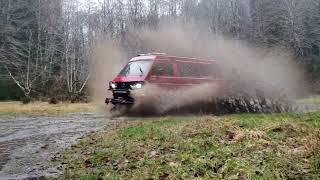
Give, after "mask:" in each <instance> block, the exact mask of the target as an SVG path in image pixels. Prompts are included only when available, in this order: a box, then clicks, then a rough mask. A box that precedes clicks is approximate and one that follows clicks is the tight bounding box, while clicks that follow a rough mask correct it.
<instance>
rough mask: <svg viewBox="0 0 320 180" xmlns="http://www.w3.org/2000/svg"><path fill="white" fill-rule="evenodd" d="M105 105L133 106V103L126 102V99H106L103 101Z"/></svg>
mask: <svg viewBox="0 0 320 180" xmlns="http://www.w3.org/2000/svg"><path fill="white" fill-rule="evenodd" d="M105 103H106V104H109V103H111V104H113V105H115V104H128V105H129V104H133V101H129V100H126V99H114V98H106V100H105Z"/></svg>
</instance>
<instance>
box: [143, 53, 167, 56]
mask: <svg viewBox="0 0 320 180" xmlns="http://www.w3.org/2000/svg"><path fill="white" fill-rule="evenodd" d="M151 55H155V56H156V55H166V53H147V54H138V56H151Z"/></svg>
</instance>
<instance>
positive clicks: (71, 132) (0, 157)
mask: <svg viewBox="0 0 320 180" xmlns="http://www.w3.org/2000/svg"><path fill="white" fill-rule="evenodd" d="M119 120H120V121H121V119H114V120H111V119H108V118H106V117H105V116H103V115H99V114H93V113H92V114H91V113H85V114H77V115H69V116H65V117H44V116H17V117H9V116H0V180H2V179H33V178H40V177H44V176H46V177H48V176H49V177H55V176H57V175H58V174H59V173H60V171H59V169H57V168H55V167H50V163H48V162H50V160H51V159H53V158H54V157H55V154H56V153H59V152H61V151H62V150H64V149H65V148H67V147H70V146H71V145H72V144H73V143H74V142H75V140H76V139H77V138H79V137H81V136H83V135H85V134H87V133H90V132H95V131H99V130H102V129H105V128H106V127H108V126H111V125H112V124H114V123H116V122H119Z"/></svg>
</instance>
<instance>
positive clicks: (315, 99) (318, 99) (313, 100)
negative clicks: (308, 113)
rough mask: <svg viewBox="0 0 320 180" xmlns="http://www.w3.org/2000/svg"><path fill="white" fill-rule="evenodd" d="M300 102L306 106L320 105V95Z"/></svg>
mask: <svg viewBox="0 0 320 180" xmlns="http://www.w3.org/2000/svg"><path fill="white" fill-rule="evenodd" d="M298 102H299V103H305V104H320V95H313V96H310V97H307V98H304V99H300V100H298Z"/></svg>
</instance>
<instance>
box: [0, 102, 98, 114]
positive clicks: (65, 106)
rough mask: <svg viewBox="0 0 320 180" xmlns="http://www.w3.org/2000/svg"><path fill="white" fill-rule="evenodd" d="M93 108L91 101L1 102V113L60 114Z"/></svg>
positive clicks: (86, 110) (87, 110)
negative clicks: (57, 102) (56, 102)
mask: <svg viewBox="0 0 320 180" xmlns="http://www.w3.org/2000/svg"><path fill="white" fill-rule="evenodd" d="M93 110H94V106H93V105H92V104H90V103H73V104H71V103H59V104H54V105H53V104H49V103H48V102H39V101H37V102H32V103H29V104H22V103H21V102H18V101H12V102H0V115H41V116H59V115H65V114H70V113H79V112H91V111H93Z"/></svg>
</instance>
